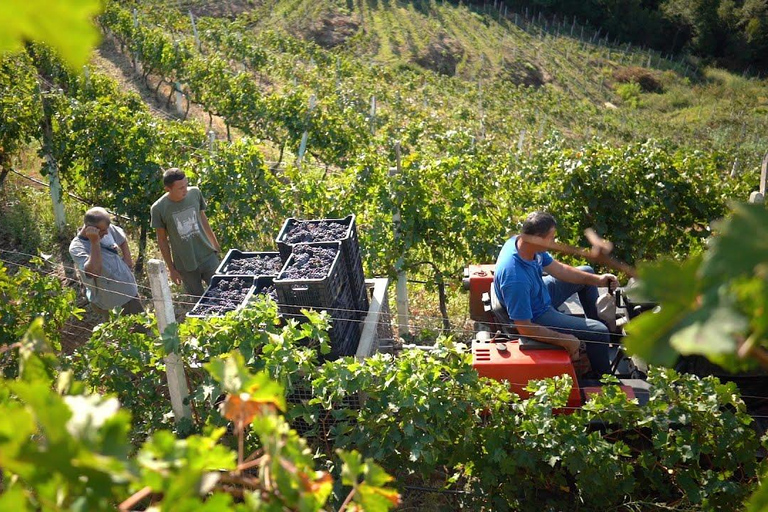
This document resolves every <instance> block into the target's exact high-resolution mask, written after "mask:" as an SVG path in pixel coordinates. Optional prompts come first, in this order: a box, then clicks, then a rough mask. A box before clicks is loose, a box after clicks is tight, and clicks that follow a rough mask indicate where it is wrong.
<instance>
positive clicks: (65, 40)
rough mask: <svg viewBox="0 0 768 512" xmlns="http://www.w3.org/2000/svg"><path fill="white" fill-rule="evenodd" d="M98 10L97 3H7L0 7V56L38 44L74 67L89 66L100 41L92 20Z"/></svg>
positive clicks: (24, 0) (73, 0)
mask: <svg viewBox="0 0 768 512" xmlns="http://www.w3.org/2000/svg"><path fill="white" fill-rule="evenodd" d="M100 10H101V2H99V1H98V0H65V1H59V2H48V1H46V0H8V1H6V2H3V3H2V4H0V19H2V20H5V23H4V24H3V25H4V27H3V30H2V32H0V53H4V52H7V51H18V50H21V49H22V48H23V45H24V43H25V42H26V41H29V40H32V41H41V42H45V43H48V44H50V45H51V46H53V47H54V48H56V49H57V50H58V51H59V52H61V55H62V57H64V59H65V60H66V61H67V62H68V63H69V64H70V65H71V66H72V67H73V68H79V67H80V66H82V65H84V64H85V63H86V62H88V59H89V58H90V55H91V49H93V47H94V46H96V43H97V42H98V40H99V33H98V31H97V30H96V26H95V25H94V24H93V20H92V18H93V17H94V16H95V15H96V14H98V12H99V11H100Z"/></svg>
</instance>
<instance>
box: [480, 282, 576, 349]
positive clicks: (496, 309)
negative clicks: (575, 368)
mask: <svg viewBox="0 0 768 512" xmlns="http://www.w3.org/2000/svg"><path fill="white" fill-rule="evenodd" d="M495 288H496V287H495V286H494V285H493V284H491V290H490V294H489V295H490V296H489V297H488V299H490V300H489V302H490V304H489V305H487V306H486V307H487V308H490V313H491V316H492V317H493V319H494V320H495V321H496V323H497V324H498V325H499V327H500V330H501V332H502V333H503V334H506V335H507V336H512V337H516V338H518V339H519V343H520V350H565V348H563V347H558V346H557V345H552V344H550V343H544V342H541V341H536V340H533V339H531V338H526V337H525V336H520V334H519V333H518V332H517V329H516V328H515V323H514V322H513V321H512V320H511V319H510V318H509V315H508V314H507V309H506V308H505V307H504V304H503V303H502V302H501V301H500V300H499V299H498V297H497V296H496V290H495ZM483 295H484V296H483V305H485V302H486V297H485V294H483Z"/></svg>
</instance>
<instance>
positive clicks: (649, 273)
mask: <svg viewBox="0 0 768 512" xmlns="http://www.w3.org/2000/svg"><path fill="white" fill-rule="evenodd" d="M699 261H700V258H699V257H693V258H691V259H690V260H688V261H686V262H684V263H677V262H673V261H661V262H657V263H653V264H649V265H645V266H643V267H641V268H640V269H639V272H640V281H639V283H638V287H637V291H636V293H637V296H638V297H641V300H646V301H647V300H650V301H655V302H658V303H659V306H660V309H659V310H658V311H653V312H647V313H644V314H642V315H640V316H639V317H637V318H635V319H634V320H633V321H632V322H630V323H629V324H628V325H627V327H626V330H627V333H628V334H629V336H627V338H626V339H625V340H624V345H625V346H626V347H627V350H628V351H629V352H630V353H633V354H637V355H638V356H640V357H641V358H642V359H643V360H645V361H647V362H649V363H653V364H661V365H666V366H669V365H671V364H673V363H674V362H675V359H676V358H677V352H676V351H675V349H674V348H673V347H672V344H671V337H672V335H673V334H674V333H675V332H676V331H677V330H678V329H679V328H680V326H681V325H683V326H685V322H686V317H687V316H688V315H689V314H690V313H692V312H693V311H695V309H696V307H697V305H696V300H697V297H698V295H699V293H700V290H699V281H698V280H697V278H696V271H697V269H698V265H699Z"/></svg>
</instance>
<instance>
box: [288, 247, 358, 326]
mask: <svg viewBox="0 0 768 512" xmlns="http://www.w3.org/2000/svg"><path fill="white" fill-rule="evenodd" d="M305 245H306V244H305ZM308 245H311V246H312V247H325V248H334V249H336V257H335V258H334V260H333V263H332V264H331V268H330V269H329V271H328V274H327V275H326V276H325V277H324V278H322V279H285V278H284V277H283V275H284V274H285V271H286V270H287V269H288V268H289V267H291V265H292V264H293V261H294V259H295V257H296V256H295V255H294V254H291V256H290V257H289V258H288V260H287V261H286V262H285V265H284V266H283V270H281V271H280V274H278V276H277V279H275V281H274V284H275V288H276V289H277V297H278V299H279V300H278V302H279V303H280V304H283V305H284V306H288V307H290V311H291V312H294V311H298V310H300V309H301V308H314V309H328V310H329V311H328V312H329V313H331V314H333V310H334V309H352V307H353V306H354V302H353V297H352V295H351V289H350V284H349V280H348V278H347V275H346V272H345V271H344V268H343V260H342V253H341V243H340V242H317V243H314V244H308Z"/></svg>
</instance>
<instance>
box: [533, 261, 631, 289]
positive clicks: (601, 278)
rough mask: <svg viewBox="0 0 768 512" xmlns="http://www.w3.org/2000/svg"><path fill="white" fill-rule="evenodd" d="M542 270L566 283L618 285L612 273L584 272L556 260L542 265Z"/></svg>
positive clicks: (612, 286)
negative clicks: (544, 265)
mask: <svg viewBox="0 0 768 512" xmlns="http://www.w3.org/2000/svg"><path fill="white" fill-rule="evenodd" d="M544 270H546V271H547V274H549V275H551V276H552V277H554V278H555V279H559V280H561V281H565V282H566V283H573V284H586V285H592V286H609V287H611V288H614V287H615V285H618V281H617V280H616V276H614V275H613V274H602V275H597V274H590V273H589V272H584V271H583V270H579V269H578V268H576V267H572V266H570V265H565V264H563V263H560V262H559V261H557V260H553V261H552V263H550V264H549V265H547V266H546V267H544Z"/></svg>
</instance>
